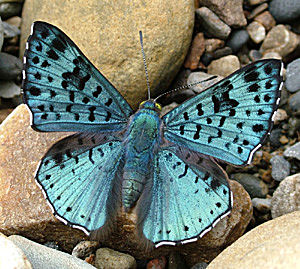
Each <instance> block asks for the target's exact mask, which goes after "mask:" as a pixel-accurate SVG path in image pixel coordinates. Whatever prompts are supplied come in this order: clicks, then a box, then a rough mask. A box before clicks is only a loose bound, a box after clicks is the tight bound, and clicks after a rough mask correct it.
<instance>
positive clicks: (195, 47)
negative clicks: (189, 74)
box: [184, 33, 205, 70]
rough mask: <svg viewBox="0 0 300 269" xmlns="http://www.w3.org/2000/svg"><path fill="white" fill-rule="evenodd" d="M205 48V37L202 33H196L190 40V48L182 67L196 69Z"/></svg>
mask: <svg viewBox="0 0 300 269" xmlns="http://www.w3.org/2000/svg"><path fill="white" fill-rule="evenodd" d="M204 49H205V39H204V35H203V33H198V34H197V35H196V36H195V37H194V39H193V42H192V45H191V47H190V50H189V52H188V54H187V57H186V59H185V62H184V67H185V68H189V69H191V70H194V69H197V68H198V64H199V60H200V57H201V56H202V54H203V52H204Z"/></svg>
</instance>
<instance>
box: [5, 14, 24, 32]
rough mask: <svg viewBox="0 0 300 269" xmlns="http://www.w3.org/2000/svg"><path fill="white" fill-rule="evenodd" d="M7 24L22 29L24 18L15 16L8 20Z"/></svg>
mask: <svg viewBox="0 0 300 269" xmlns="http://www.w3.org/2000/svg"><path fill="white" fill-rule="evenodd" d="M5 22H7V23H8V24H10V25H13V26H15V27H17V28H18V29H20V28H21V23H22V18H21V17H19V16H13V17H11V18H9V19H7V20H6V21H5Z"/></svg>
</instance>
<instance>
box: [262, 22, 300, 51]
mask: <svg viewBox="0 0 300 269" xmlns="http://www.w3.org/2000/svg"><path fill="white" fill-rule="evenodd" d="M298 44H299V39H298V37H297V35H296V34H294V33H293V32H291V31H289V30H288V29H287V28H286V27H285V26H284V25H282V24H279V25H276V26H275V27H273V28H272V29H271V30H270V31H269V32H268V34H267V36H266V38H265V40H264V42H263V43H262V45H261V47H260V52H262V53H263V54H264V53H266V52H269V51H272V52H277V53H279V55H280V56H282V57H285V56H287V55H288V54H290V53H291V52H293V51H294V50H295V49H296V47H297V46H298Z"/></svg>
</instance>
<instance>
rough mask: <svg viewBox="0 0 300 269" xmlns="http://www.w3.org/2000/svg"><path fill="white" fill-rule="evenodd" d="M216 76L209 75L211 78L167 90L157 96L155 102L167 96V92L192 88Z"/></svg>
mask: <svg viewBox="0 0 300 269" xmlns="http://www.w3.org/2000/svg"><path fill="white" fill-rule="evenodd" d="M215 78H217V76H211V77H209V78H207V79H205V80H201V81H197V82H194V83H191V84H187V85H184V86H181V87H178V88H176V89H174V90H171V91H168V92H165V93H163V94H161V95H159V96H157V97H156V98H155V99H154V102H156V101H157V99H159V98H161V97H163V96H165V95H167V94H170V93H174V92H177V91H180V90H183V89H186V88H190V87H193V86H196V85H198V84H201V83H204V82H207V81H210V80H212V79H215Z"/></svg>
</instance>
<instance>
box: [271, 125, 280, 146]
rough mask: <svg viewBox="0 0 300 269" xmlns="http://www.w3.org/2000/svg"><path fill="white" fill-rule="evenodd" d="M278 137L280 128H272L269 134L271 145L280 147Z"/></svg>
mask: <svg viewBox="0 0 300 269" xmlns="http://www.w3.org/2000/svg"><path fill="white" fill-rule="evenodd" d="M280 137H281V129H273V130H272V131H271V133H270V136H269V139H270V143H271V146H273V147H275V148H278V147H280V146H281V143H280Z"/></svg>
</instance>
